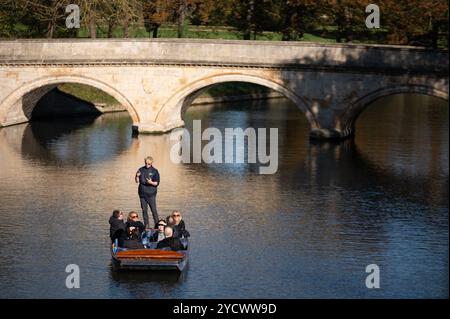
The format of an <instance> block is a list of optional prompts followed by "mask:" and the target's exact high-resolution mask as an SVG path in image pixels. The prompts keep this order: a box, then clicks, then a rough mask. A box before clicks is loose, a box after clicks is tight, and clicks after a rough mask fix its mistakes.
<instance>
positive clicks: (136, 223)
mask: <svg viewBox="0 0 450 319" xmlns="http://www.w3.org/2000/svg"><path fill="white" fill-rule="evenodd" d="M126 227H127V228H129V227H134V228H136V229H137V232H138V233H139V234H142V233H143V232H144V231H145V225H144V224H143V223H142V222H141V221H140V220H139V215H138V213H136V212H135V211H132V212H130V213H129V214H128V218H127V223H126Z"/></svg>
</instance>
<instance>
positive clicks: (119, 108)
mask: <svg viewBox="0 0 450 319" xmlns="http://www.w3.org/2000/svg"><path fill="white" fill-rule="evenodd" d="M282 98H285V96H284V95H283V94H281V93H278V92H269V93H254V94H240V95H228V96H217V97H209V96H205V97H198V98H196V99H195V100H194V102H192V104H191V106H200V105H208V104H215V103H227V102H246V101H258V100H271V99H282ZM93 104H94V106H95V108H96V109H97V110H98V111H99V112H101V113H103V114H105V113H115V112H124V111H126V110H127V109H126V108H125V107H124V106H123V105H120V104H115V105H107V104H106V103H93Z"/></svg>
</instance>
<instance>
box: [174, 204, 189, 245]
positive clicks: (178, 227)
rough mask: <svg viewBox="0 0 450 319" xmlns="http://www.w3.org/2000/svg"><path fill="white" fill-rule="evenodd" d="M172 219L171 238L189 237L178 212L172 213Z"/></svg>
mask: <svg viewBox="0 0 450 319" xmlns="http://www.w3.org/2000/svg"><path fill="white" fill-rule="evenodd" d="M172 219H173V224H172V225H171V226H172V228H173V237H177V238H187V237H189V236H191V235H190V234H189V232H188V231H187V230H186V224H185V223H184V220H183V218H182V217H181V213H180V211H179V210H174V211H173V212H172Z"/></svg>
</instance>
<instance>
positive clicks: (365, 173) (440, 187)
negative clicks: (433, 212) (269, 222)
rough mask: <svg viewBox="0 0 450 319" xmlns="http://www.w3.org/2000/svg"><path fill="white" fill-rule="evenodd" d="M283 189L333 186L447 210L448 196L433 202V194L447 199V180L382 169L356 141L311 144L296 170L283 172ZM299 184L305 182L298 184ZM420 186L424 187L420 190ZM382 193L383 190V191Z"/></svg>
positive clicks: (383, 167)
mask: <svg viewBox="0 0 450 319" xmlns="http://www.w3.org/2000/svg"><path fill="white" fill-rule="evenodd" d="M279 174H280V179H279V180H280V181H282V183H283V185H284V187H287V186H289V187H290V188H291V189H298V190H301V189H302V188H303V187H304V185H305V183H307V184H309V185H315V187H318V189H319V190H320V189H326V188H327V187H330V186H335V187H339V188H341V189H345V190H346V191H355V192H376V190H377V189H378V190H380V191H379V192H380V195H381V193H382V195H383V196H384V197H389V198H391V199H394V200H407V201H411V202H416V203H427V204H431V205H437V206H448V196H439V197H438V200H437V201H436V200H434V199H433V196H432V195H433V192H434V193H436V192H438V193H439V194H442V195H445V194H447V195H448V176H447V177H444V176H436V175H432V174H429V175H424V176H419V175H415V176H411V175H408V174H404V173H402V172H396V171H395V170H393V169H392V168H391V167H390V166H389V165H385V166H381V165H379V164H377V163H376V162H375V161H373V160H372V159H371V158H370V154H366V153H365V152H363V151H362V149H361V148H360V147H359V146H358V145H357V143H356V142H355V140H354V139H349V140H345V141H342V142H320V141H313V140H311V141H310V142H309V147H308V150H307V155H306V156H305V157H304V158H303V161H302V162H300V163H299V165H297V166H296V167H290V169H289V170H288V169H280V171H279ZM298 181H302V182H301V183H299V182H298ZM418 185H423V187H420V188H418ZM381 189H382V190H381ZM435 197H436V196H435Z"/></svg>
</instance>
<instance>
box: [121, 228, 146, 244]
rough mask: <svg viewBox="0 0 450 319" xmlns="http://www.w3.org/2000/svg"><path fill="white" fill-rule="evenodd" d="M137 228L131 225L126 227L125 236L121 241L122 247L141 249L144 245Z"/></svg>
mask: <svg viewBox="0 0 450 319" xmlns="http://www.w3.org/2000/svg"><path fill="white" fill-rule="evenodd" d="M140 238H141V236H140V233H139V229H138V228H136V227H133V226H129V227H127V237H126V238H125V240H124V241H123V245H122V247H123V248H128V249H142V248H144V245H143V244H142V243H141V241H140Z"/></svg>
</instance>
